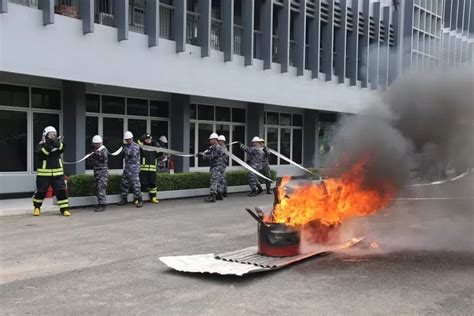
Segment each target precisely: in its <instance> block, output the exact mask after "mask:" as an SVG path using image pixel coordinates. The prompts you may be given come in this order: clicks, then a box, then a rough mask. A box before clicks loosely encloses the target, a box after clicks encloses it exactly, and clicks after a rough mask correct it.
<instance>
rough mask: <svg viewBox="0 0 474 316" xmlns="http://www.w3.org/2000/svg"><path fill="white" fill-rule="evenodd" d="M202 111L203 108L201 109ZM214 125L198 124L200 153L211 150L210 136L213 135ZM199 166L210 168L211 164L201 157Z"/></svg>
mask: <svg viewBox="0 0 474 316" xmlns="http://www.w3.org/2000/svg"><path fill="white" fill-rule="evenodd" d="M199 110H201V107H199ZM212 131H213V130H212V124H198V151H199V152H203V151H204V150H206V149H208V148H209V146H210V145H209V135H211V133H212ZM198 166H199V167H205V166H209V162H208V161H206V160H204V159H202V158H201V157H199V159H198Z"/></svg>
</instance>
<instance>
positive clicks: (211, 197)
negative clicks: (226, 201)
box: [204, 193, 216, 203]
mask: <svg viewBox="0 0 474 316" xmlns="http://www.w3.org/2000/svg"><path fill="white" fill-rule="evenodd" d="M204 202H207V203H214V202H216V194H215V193H211V194H209V195H208V196H206V197H205V198H204Z"/></svg>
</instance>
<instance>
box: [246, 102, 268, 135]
mask: <svg viewBox="0 0 474 316" xmlns="http://www.w3.org/2000/svg"><path fill="white" fill-rule="evenodd" d="M264 117H265V108H264V105H263V104H261V103H250V102H249V103H248V104H247V144H250V142H251V140H252V138H253V137H254V136H259V137H264V136H263V134H264V133H265V124H264Z"/></svg>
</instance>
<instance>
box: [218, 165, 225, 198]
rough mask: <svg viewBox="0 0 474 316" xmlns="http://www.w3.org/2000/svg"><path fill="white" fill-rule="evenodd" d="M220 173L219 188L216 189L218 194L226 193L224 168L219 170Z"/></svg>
mask: <svg viewBox="0 0 474 316" xmlns="http://www.w3.org/2000/svg"><path fill="white" fill-rule="evenodd" d="M220 172H221V177H220V182H219V186H218V187H217V191H218V192H220V193H224V192H227V181H226V179H225V167H224V168H222V170H220Z"/></svg>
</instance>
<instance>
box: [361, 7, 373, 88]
mask: <svg viewBox="0 0 474 316" xmlns="http://www.w3.org/2000/svg"><path fill="white" fill-rule="evenodd" d="M369 12H370V0H364V2H363V4H362V16H363V17H364V35H363V36H362V40H361V41H359V46H362V55H361V56H360V57H359V58H360V59H362V64H363V65H364V66H362V67H361V68H360V69H359V73H360V77H361V86H362V88H367V84H368V80H369V66H370V65H369V40H370V35H369V33H370V14H369Z"/></svg>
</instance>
